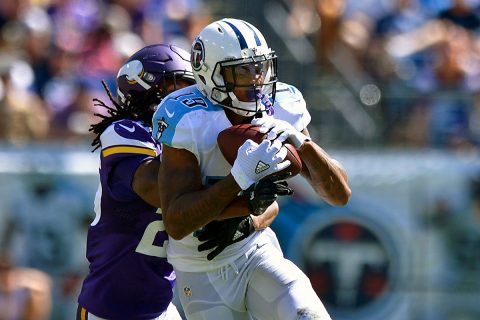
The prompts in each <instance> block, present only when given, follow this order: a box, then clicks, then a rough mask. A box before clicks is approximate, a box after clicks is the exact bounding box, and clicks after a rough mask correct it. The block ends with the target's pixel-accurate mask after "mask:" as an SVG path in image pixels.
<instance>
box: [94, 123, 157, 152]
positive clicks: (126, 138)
mask: <svg viewBox="0 0 480 320" xmlns="http://www.w3.org/2000/svg"><path fill="white" fill-rule="evenodd" d="M100 141H101V144H102V153H103V155H104V156H106V155H110V154H112V153H135V154H139V153H140V154H148V155H151V156H156V155H157V153H158V151H157V143H156V142H155V140H153V138H152V136H151V134H150V129H149V128H148V127H146V126H144V125H143V123H142V122H140V121H133V120H128V119H123V120H119V121H116V122H114V123H112V124H111V125H110V126H109V127H108V128H107V129H106V130H105V131H104V132H103V133H102V135H101V136H100Z"/></svg>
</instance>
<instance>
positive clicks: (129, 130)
mask: <svg viewBox="0 0 480 320" xmlns="http://www.w3.org/2000/svg"><path fill="white" fill-rule="evenodd" d="M118 125H119V126H120V127H122V128H123V129H125V130H127V131H128V132H132V133H133V132H134V131H135V126H132V127H131V128H130V127H127V126H124V125H123V124H120V123H119V124H118Z"/></svg>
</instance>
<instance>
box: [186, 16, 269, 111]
mask: <svg viewBox="0 0 480 320" xmlns="http://www.w3.org/2000/svg"><path fill="white" fill-rule="evenodd" d="M276 61H277V57H276V55H275V52H274V51H273V50H271V49H270V48H269V47H268V45H267V43H266V41H265V39H264V37H263V35H262V34H261V33H260V31H258V29H256V28H255V27H254V26H253V25H251V24H249V23H248V22H245V21H242V20H238V19H223V20H220V21H217V22H214V23H212V24H210V25H208V26H207V27H205V29H203V30H202V31H201V32H200V34H199V35H198V36H197V38H196V40H195V42H194V44H193V46H192V55H191V62H192V67H193V74H194V76H195V79H196V82H197V87H198V88H199V90H200V91H202V93H203V94H204V95H205V96H207V97H208V98H209V99H210V100H211V101H212V102H214V103H217V104H220V105H222V106H223V107H225V108H228V109H231V110H232V111H234V112H235V113H237V114H239V115H242V116H245V117H250V116H253V115H255V114H257V113H258V112H261V111H264V110H265V106H264V104H263V103H262V102H261V101H265V97H271V98H272V99H274V98H275V88H276V82H277V63H276Z"/></svg>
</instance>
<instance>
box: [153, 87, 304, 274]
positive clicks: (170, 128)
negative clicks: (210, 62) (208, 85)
mask: <svg viewBox="0 0 480 320" xmlns="http://www.w3.org/2000/svg"><path fill="white" fill-rule="evenodd" d="M264 116H266V115H264ZM271 116H272V117H274V118H278V119H281V120H285V121H288V122H289V123H291V124H292V125H293V126H294V127H295V128H296V129H298V130H303V129H305V128H306V126H307V125H308V123H309V122H310V120H311V117H310V114H309V113H308V111H307V109H306V104H305V100H304V99H303V96H302V94H301V93H300V91H298V89H296V88H295V87H293V86H291V85H288V84H285V83H278V84H277V94H276V98H275V104H274V112H273V115H271ZM230 126H232V124H231V123H230V121H229V120H228V118H227V116H226V115H225V112H224V109H223V108H222V107H221V106H220V105H216V104H213V103H212V102H210V101H209V100H208V99H207V98H206V97H205V96H204V95H203V94H202V93H201V92H200V91H199V90H198V89H197V88H196V86H190V87H187V88H184V89H181V90H178V91H175V92H174V93H172V94H170V95H169V96H167V97H166V98H165V99H164V100H163V101H162V103H161V104H160V105H159V107H158V109H157V111H156V112H155V115H154V116H153V136H154V138H155V139H157V140H158V141H159V142H161V143H163V144H166V145H168V146H171V147H174V148H178V149H185V150H188V151H190V152H191V153H193V154H194V155H195V156H196V157H197V160H198V163H199V165H200V170H201V173H202V179H203V184H204V185H212V184H213V183H215V182H216V181H218V180H220V179H223V178H224V177H225V176H227V175H228V174H229V173H230V170H231V168H232V167H231V165H230V164H229V163H228V162H227V161H226V160H225V158H224V157H223V155H222V153H221V152H220V149H219V148H218V145H217V136H218V134H219V133H220V132H221V131H222V130H224V129H226V128H228V127H230ZM264 242H271V239H270V237H269V235H268V232H254V233H253V234H252V235H251V236H250V237H248V238H247V239H245V240H243V241H240V242H238V243H235V244H233V245H230V246H228V247H227V248H226V249H225V250H224V251H222V252H221V253H220V254H219V255H218V256H217V257H215V259H213V260H212V261H208V260H207V258H206V256H207V254H208V251H203V252H199V251H198V250H197V247H198V245H199V244H200V243H201V242H200V241H198V239H197V238H196V237H195V232H194V233H192V234H190V235H188V236H186V237H185V238H183V239H182V240H175V239H173V238H170V241H169V245H168V247H167V257H168V261H169V262H170V263H171V264H172V265H173V266H174V267H175V268H176V269H178V270H181V271H184V272H203V271H208V270H212V269H216V268H218V267H220V266H223V265H226V264H229V263H231V262H232V261H233V260H235V259H236V258H237V257H239V256H241V255H242V254H244V253H246V252H247V251H248V249H249V248H251V247H252V246H253V245H256V244H261V243H264Z"/></svg>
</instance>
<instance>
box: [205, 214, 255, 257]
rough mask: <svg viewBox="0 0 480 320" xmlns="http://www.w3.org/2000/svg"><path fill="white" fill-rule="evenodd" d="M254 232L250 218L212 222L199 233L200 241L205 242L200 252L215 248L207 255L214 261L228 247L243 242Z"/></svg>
mask: <svg viewBox="0 0 480 320" xmlns="http://www.w3.org/2000/svg"><path fill="white" fill-rule="evenodd" d="M254 231H255V228H254V226H253V220H252V218H251V217H250V216H247V217H237V218H230V219H225V220H218V221H212V222H210V223H208V224H207V225H206V226H205V227H203V229H202V230H199V231H197V236H198V240H199V241H202V242H203V243H201V244H200V245H199V246H198V251H205V250H210V249H213V248H215V249H213V250H212V251H211V252H210V253H209V254H208V255H207V259H208V260H212V259H213V258H215V257H216V256H217V255H218V254H219V253H220V252H222V251H223V250H224V249H225V248H226V247H228V246H229V245H231V244H233V243H236V242H239V241H242V240H243V239H245V238H247V237H248V236H249V235H250V234H252V232H254Z"/></svg>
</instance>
